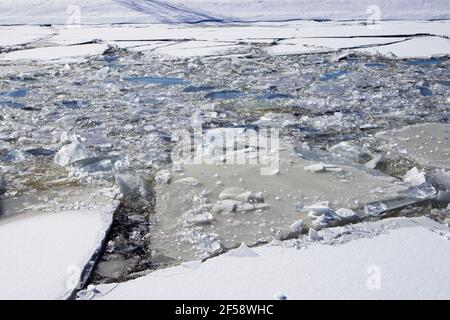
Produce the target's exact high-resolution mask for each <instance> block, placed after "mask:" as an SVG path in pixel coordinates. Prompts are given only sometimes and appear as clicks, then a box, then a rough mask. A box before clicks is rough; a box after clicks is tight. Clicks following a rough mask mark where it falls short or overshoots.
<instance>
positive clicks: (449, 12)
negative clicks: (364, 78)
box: [0, 0, 450, 24]
mask: <svg viewBox="0 0 450 320" xmlns="http://www.w3.org/2000/svg"><path fill="white" fill-rule="evenodd" d="M0 12H2V16H1V18H0V24H43V23H51V24H65V23H67V22H68V21H69V23H77V21H78V20H77V19H78V18H77V15H78V14H79V15H80V18H79V20H80V21H79V22H80V23H83V24H101V23H183V22H184V23H196V22H202V21H217V22H233V21H242V22H249V21H288V20H294V19H322V20H323V19H333V20H355V19H357V20H363V21H366V20H368V19H390V20H393V19H422V20H425V19H445V18H449V17H450V7H449V4H448V1H445V0H428V1H425V0H398V1H389V0H352V1H341V0H318V1H309V0H295V1H292V0H283V1H279V0H247V1H245V2H242V1H241V0H221V1H208V0H160V1H146V0H99V1H95V2H92V1H89V0H58V1H56V0H45V1H42V0H3V1H1V3H0Z"/></svg>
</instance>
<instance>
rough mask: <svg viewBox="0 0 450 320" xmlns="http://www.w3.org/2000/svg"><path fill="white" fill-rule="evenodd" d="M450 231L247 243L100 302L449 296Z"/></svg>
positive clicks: (405, 229) (410, 222)
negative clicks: (295, 242) (296, 244)
mask: <svg viewBox="0 0 450 320" xmlns="http://www.w3.org/2000/svg"><path fill="white" fill-rule="evenodd" d="M350 231H351V232H350ZM448 234H449V229H448V227H445V226H444V225H440V224H437V223H435V222H433V221H432V220H430V219H428V218H414V219H406V218H394V219H388V220H384V221H379V222H376V223H363V224H358V225H354V226H351V230H350V229H346V228H345V227H344V228H334V229H329V230H326V231H323V232H319V234H318V235H317V236H318V237H319V239H320V238H322V239H323V240H322V241H319V242H314V241H310V240H299V243H301V244H302V245H301V249H297V248H294V247H290V245H289V244H288V243H286V244H285V245H284V246H281V245H267V246H263V247H256V248H253V249H248V248H246V247H245V246H242V247H241V248H239V249H237V250H236V251H235V252H236V254H230V253H229V254H227V255H221V256H219V257H216V258H212V259H209V260H207V261H206V262H204V263H202V264H198V263H195V264H183V265H180V266H178V267H173V268H169V269H164V270H159V271H156V272H153V273H150V274H148V275H146V276H144V277H141V278H138V279H136V280H132V281H128V282H125V283H121V284H116V285H111V284H110V285H100V286H98V287H97V290H99V291H100V292H101V294H99V295H98V296H97V298H99V299H200V300H201V299H276V297H278V296H280V294H281V293H282V294H283V295H284V296H286V297H287V299H448V298H449V297H450V279H449V277H448V268H447V266H448V264H449V263H450V250H449V249H450V242H449V240H448ZM346 236H347V237H348V238H346ZM352 238H353V239H352ZM339 239H345V240H339ZM340 241H341V242H344V243H339V242H340ZM320 242H322V243H320ZM292 245H293V244H292V242H291V246H292ZM102 294H104V295H103V296H102Z"/></svg>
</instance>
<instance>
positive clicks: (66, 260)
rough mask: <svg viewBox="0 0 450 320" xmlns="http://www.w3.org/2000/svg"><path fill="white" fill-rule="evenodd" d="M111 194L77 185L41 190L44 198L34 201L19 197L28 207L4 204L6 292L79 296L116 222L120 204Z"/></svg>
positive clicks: (5, 295)
mask: <svg viewBox="0 0 450 320" xmlns="http://www.w3.org/2000/svg"><path fill="white" fill-rule="evenodd" d="M105 191H106V190H105ZM102 194H103V195H104V196H102ZM107 194H108V192H102V190H100V189H96V190H93V189H91V190H83V189H75V190H74V189H72V190H71V191H70V192H69V193H67V194H64V195H63V193H60V196H63V197H64V198H63V199H61V198H59V199H58V196H57V195H56V197H55V195H53V196H52V195H51V194H45V192H41V194H40V200H39V198H37V199H35V200H34V202H33V203H32V204H28V205H26V204H27V203H28V202H27V201H30V200H31V199H26V198H24V197H23V198H19V199H17V202H18V203H22V206H23V208H22V210H18V209H19V208H18V206H15V205H13V206H11V201H9V202H7V203H6V204H5V203H4V205H6V206H7V208H6V212H4V214H5V215H6V217H4V218H2V219H0V240H1V241H0V246H1V250H0V258H1V261H2V263H1V265H0V271H1V276H0V284H1V286H0V288H1V289H0V297H2V299H66V298H70V297H73V293H74V292H75V291H76V290H77V289H81V288H82V287H83V286H84V285H85V284H86V280H87V278H88V277H89V275H90V272H91V271H92V267H93V263H94V262H95V259H97V258H98V255H99V254H100V250H101V247H102V243H103V241H104V238H105V236H106V233H107V231H108V230H109V228H110V225H111V223H112V214H113V212H114V210H115V208H116V206H117V203H116V202H114V200H113V199H112V198H110V197H109V196H107ZM50 197H51V198H50ZM47 198H48V199H52V201H50V202H48V201H45V199H47ZM8 204H9V205H8Z"/></svg>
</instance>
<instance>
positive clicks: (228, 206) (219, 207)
mask: <svg viewBox="0 0 450 320" xmlns="http://www.w3.org/2000/svg"><path fill="white" fill-rule="evenodd" d="M241 205H242V202H240V201H235V200H231V199H226V200H221V201H217V203H216V204H215V205H214V207H213V208H212V210H213V211H214V212H233V211H236V210H237V208H238V207H239V206H241Z"/></svg>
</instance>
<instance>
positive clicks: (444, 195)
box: [0, 190, 450, 203]
mask: <svg viewBox="0 0 450 320" xmlns="http://www.w3.org/2000/svg"><path fill="white" fill-rule="evenodd" d="M0 193H1V190H0ZM436 200H437V201H438V202H443V203H450V191H439V192H438V195H437V198H436Z"/></svg>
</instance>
